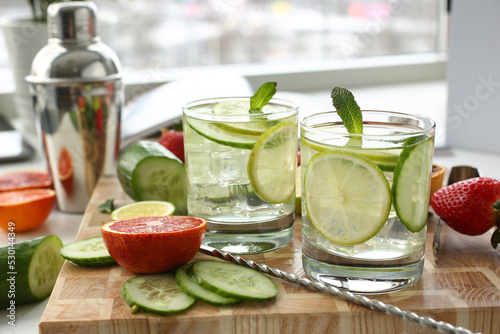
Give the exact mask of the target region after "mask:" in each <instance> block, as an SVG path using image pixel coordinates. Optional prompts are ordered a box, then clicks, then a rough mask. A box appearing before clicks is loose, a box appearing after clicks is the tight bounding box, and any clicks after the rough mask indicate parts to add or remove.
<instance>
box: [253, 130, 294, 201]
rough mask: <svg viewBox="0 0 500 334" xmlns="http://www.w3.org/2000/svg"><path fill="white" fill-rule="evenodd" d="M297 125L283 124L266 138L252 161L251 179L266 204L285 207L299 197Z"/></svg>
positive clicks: (259, 142) (255, 148)
mask: <svg viewBox="0 0 500 334" xmlns="http://www.w3.org/2000/svg"><path fill="white" fill-rule="evenodd" d="M297 146H298V140H297V125H296V124H295V123H293V122H289V121H285V122H281V123H279V124H277V125H275V126H273V127H271V128H269V130H267V131H266V132H264V133H263V134H262V136H261V137H260V138H259V140H258V141H257V143H256V144H255V146H254V147H253V149H252V152H250V157H249V158H248V167H247V173H248V179H249V180H250V184H251V185H252V188H253V190H254V191H255V193H256V194H257V196H259V197H260V198H261V199H262V200H264V201H267V202H270V203H276V204H277V203H283V202H285V201H287V200H288V199H290V198H291V197H292V196H294V195H295V178H296V175H295V170H296V166H297Z"/></svg>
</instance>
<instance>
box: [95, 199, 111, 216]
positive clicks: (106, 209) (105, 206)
mask: <svg viewBox="0 0 500 334" xmlns="http://www.w3.org/2000/svg"><path fill="white" fill-rule="evenodd" d="M113 201H114V198H111V199H108V200H106V202H104V203H101V204H99V207H98V208H97V210H99V212H102V213H111V212H113V210H114V209H115V206H114V204H113Z"/></svg>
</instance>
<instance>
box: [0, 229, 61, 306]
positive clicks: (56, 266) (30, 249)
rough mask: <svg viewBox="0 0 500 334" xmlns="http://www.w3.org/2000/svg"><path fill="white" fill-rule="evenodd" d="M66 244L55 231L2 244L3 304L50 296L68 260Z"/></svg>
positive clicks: (0, 303) (0, 289)
mask: <svg viewBox="0 0 500 334" xmlns="http://www.w3.org/2000/svg"><path fill="white" fill-rule="evenodd" d="M62 246H63V244H62V242H61V239H59V238H58V237H57V236H55V235H49V236H44V237H40V238H36V239H32V240H26V241H23V242H19V243H17V244H13V245H9V246H4V247H0V263H2V265H3V266H4V268H3V270H2V271H1V272H0V307H1V308H6V307H12V305H14V307H16V306H19V305H23V304H28V303H32V302H35V301H39V300H43V299H45V298H47V297H48V296H49V295H50V294H51V292H52V289H53V288H54V284H55V283H56V279H57V276H58V275H59V272H60V270H61V267H62V265H63V263H64V259H63V258H62V257H61V256H60V255H59V249H60V248H61V247H62Z"/></svg>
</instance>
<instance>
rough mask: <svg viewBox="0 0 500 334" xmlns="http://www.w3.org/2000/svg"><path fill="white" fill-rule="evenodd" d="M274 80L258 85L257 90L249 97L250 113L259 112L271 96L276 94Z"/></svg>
mask: <svg viewBox="0 0 500 334" xmlns="http://www.w3.org/2000/svg"><path fill="white" fill-rule="evenodd" d="M276 85H277V84H276V82H266V83H265V84H263V85H262V86H260V87H259V89H258V90H257V92H255V94H254V95H253V96H252V97H251V98H250V113H251V114H260V113H262V108H264V106H265V105H266V104H267V103H268V102H269V101H270V100H271V99H272V98H273V96H274V94H276Z"/></svg>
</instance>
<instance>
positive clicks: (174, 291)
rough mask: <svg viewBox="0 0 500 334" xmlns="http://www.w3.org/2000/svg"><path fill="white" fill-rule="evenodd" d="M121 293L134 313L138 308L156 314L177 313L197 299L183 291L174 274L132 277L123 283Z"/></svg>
mask: <svg viewBox="0 0 500 334" xmlns="http://www.w3.org/2000/svg"><path fill="white" fill-rule="evenodd" d="M121 295H122V298H123V300H125V302H126V303H127V304H128V305H129V306H130V307H131V308H132V313H135V312H137V310H141V311H144V312H150V313H156V314H171V313H177V312H181V311H184V310H185V309H187V308H188V307H190V306H191V305H193V304H194V302H195V301H196V300H195V299H194V298H193V297H190V296H188V295H186V294H185V293H184V292H182V290H181V289H180V288H179V287H178V286H177V284H176V283H175V278H174V276H173V275H172V274H161V275H141V276H135V277H132V278H130V279H128V280H127V281H126V282H125V283H124V284H123V286H122V290H121Z"/></svg>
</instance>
